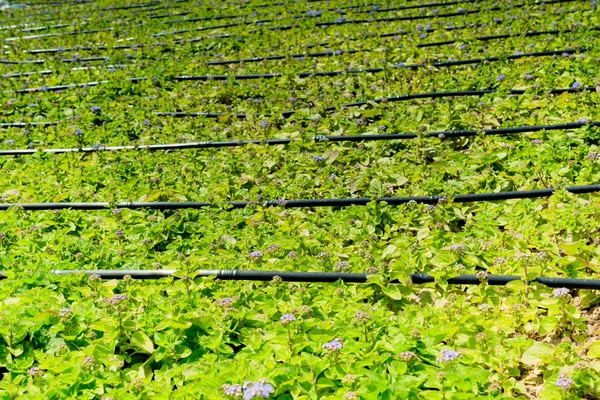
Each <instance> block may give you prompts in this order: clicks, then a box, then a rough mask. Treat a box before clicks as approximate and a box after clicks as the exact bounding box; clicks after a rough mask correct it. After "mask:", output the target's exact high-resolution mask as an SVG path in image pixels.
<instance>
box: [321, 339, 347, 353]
mask: <svg viewBox="0 0 600 400" xmlns="http://www.w3.org/2000/svg"><path fill="white" fill-rule="evenodd" d="M322 347H323V348H324V349H325V350H328V351H331V352H334V351H339V350H341V349H342V347H344V345H343V344H342V339H340V338H335V339H333V340H332V341H331V342H327V343H325V344H324V345H323V346H322Z"/></svg>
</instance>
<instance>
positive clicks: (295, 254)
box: [287, 251, 298, 258]
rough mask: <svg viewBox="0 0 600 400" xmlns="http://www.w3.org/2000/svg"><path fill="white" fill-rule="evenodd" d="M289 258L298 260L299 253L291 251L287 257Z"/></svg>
mask: <svg viewBox="0 0 600 400" xmlns="http://www.w3.org/2000/svg"><path fill="white" fill-rule="evenodd" d="M287 256H288V257H289V258H298V253H296V252H295V251H290V252H289V253H288V255H287Z"/></svg>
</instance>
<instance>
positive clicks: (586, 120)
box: [577, 118, 590, 124]
mask: <svg viewBox="0 0 600 400" xmlns="http://www.w3.org/2000/svg"><path fill="white" fill-rule="evenodd" d="M577 122H579V123H582V124H587V123H588V122H590V121H589V120H588V119H587V118H579V119H578V120H577Z"/></svg>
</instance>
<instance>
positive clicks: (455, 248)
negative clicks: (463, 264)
mask: <svg viewBox="0 0 600 400" xmlns="http://www.w3.org/2000/svg"><path fill="white" fill-rule="evenodd" d="M466 248H467V246H465V245H464V244H462V243H459V244H453V245H452V246H450V250H452V251H456V252H458V253H460V252H463V251H465V250H466Z"/></svg>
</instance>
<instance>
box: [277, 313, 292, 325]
mask: <svg viewBox="0 0 600 400" xmlns="http://www.w3.org/2000/svg"><path fill="white" fill-rule="evenodd" d="M279 321H280V322H281V325H283V326H286V325H289V324H291V323H292V322H296V317H294V316H293V315H292V314H283V315H282V316H281V318H279Z"/></svg>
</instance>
